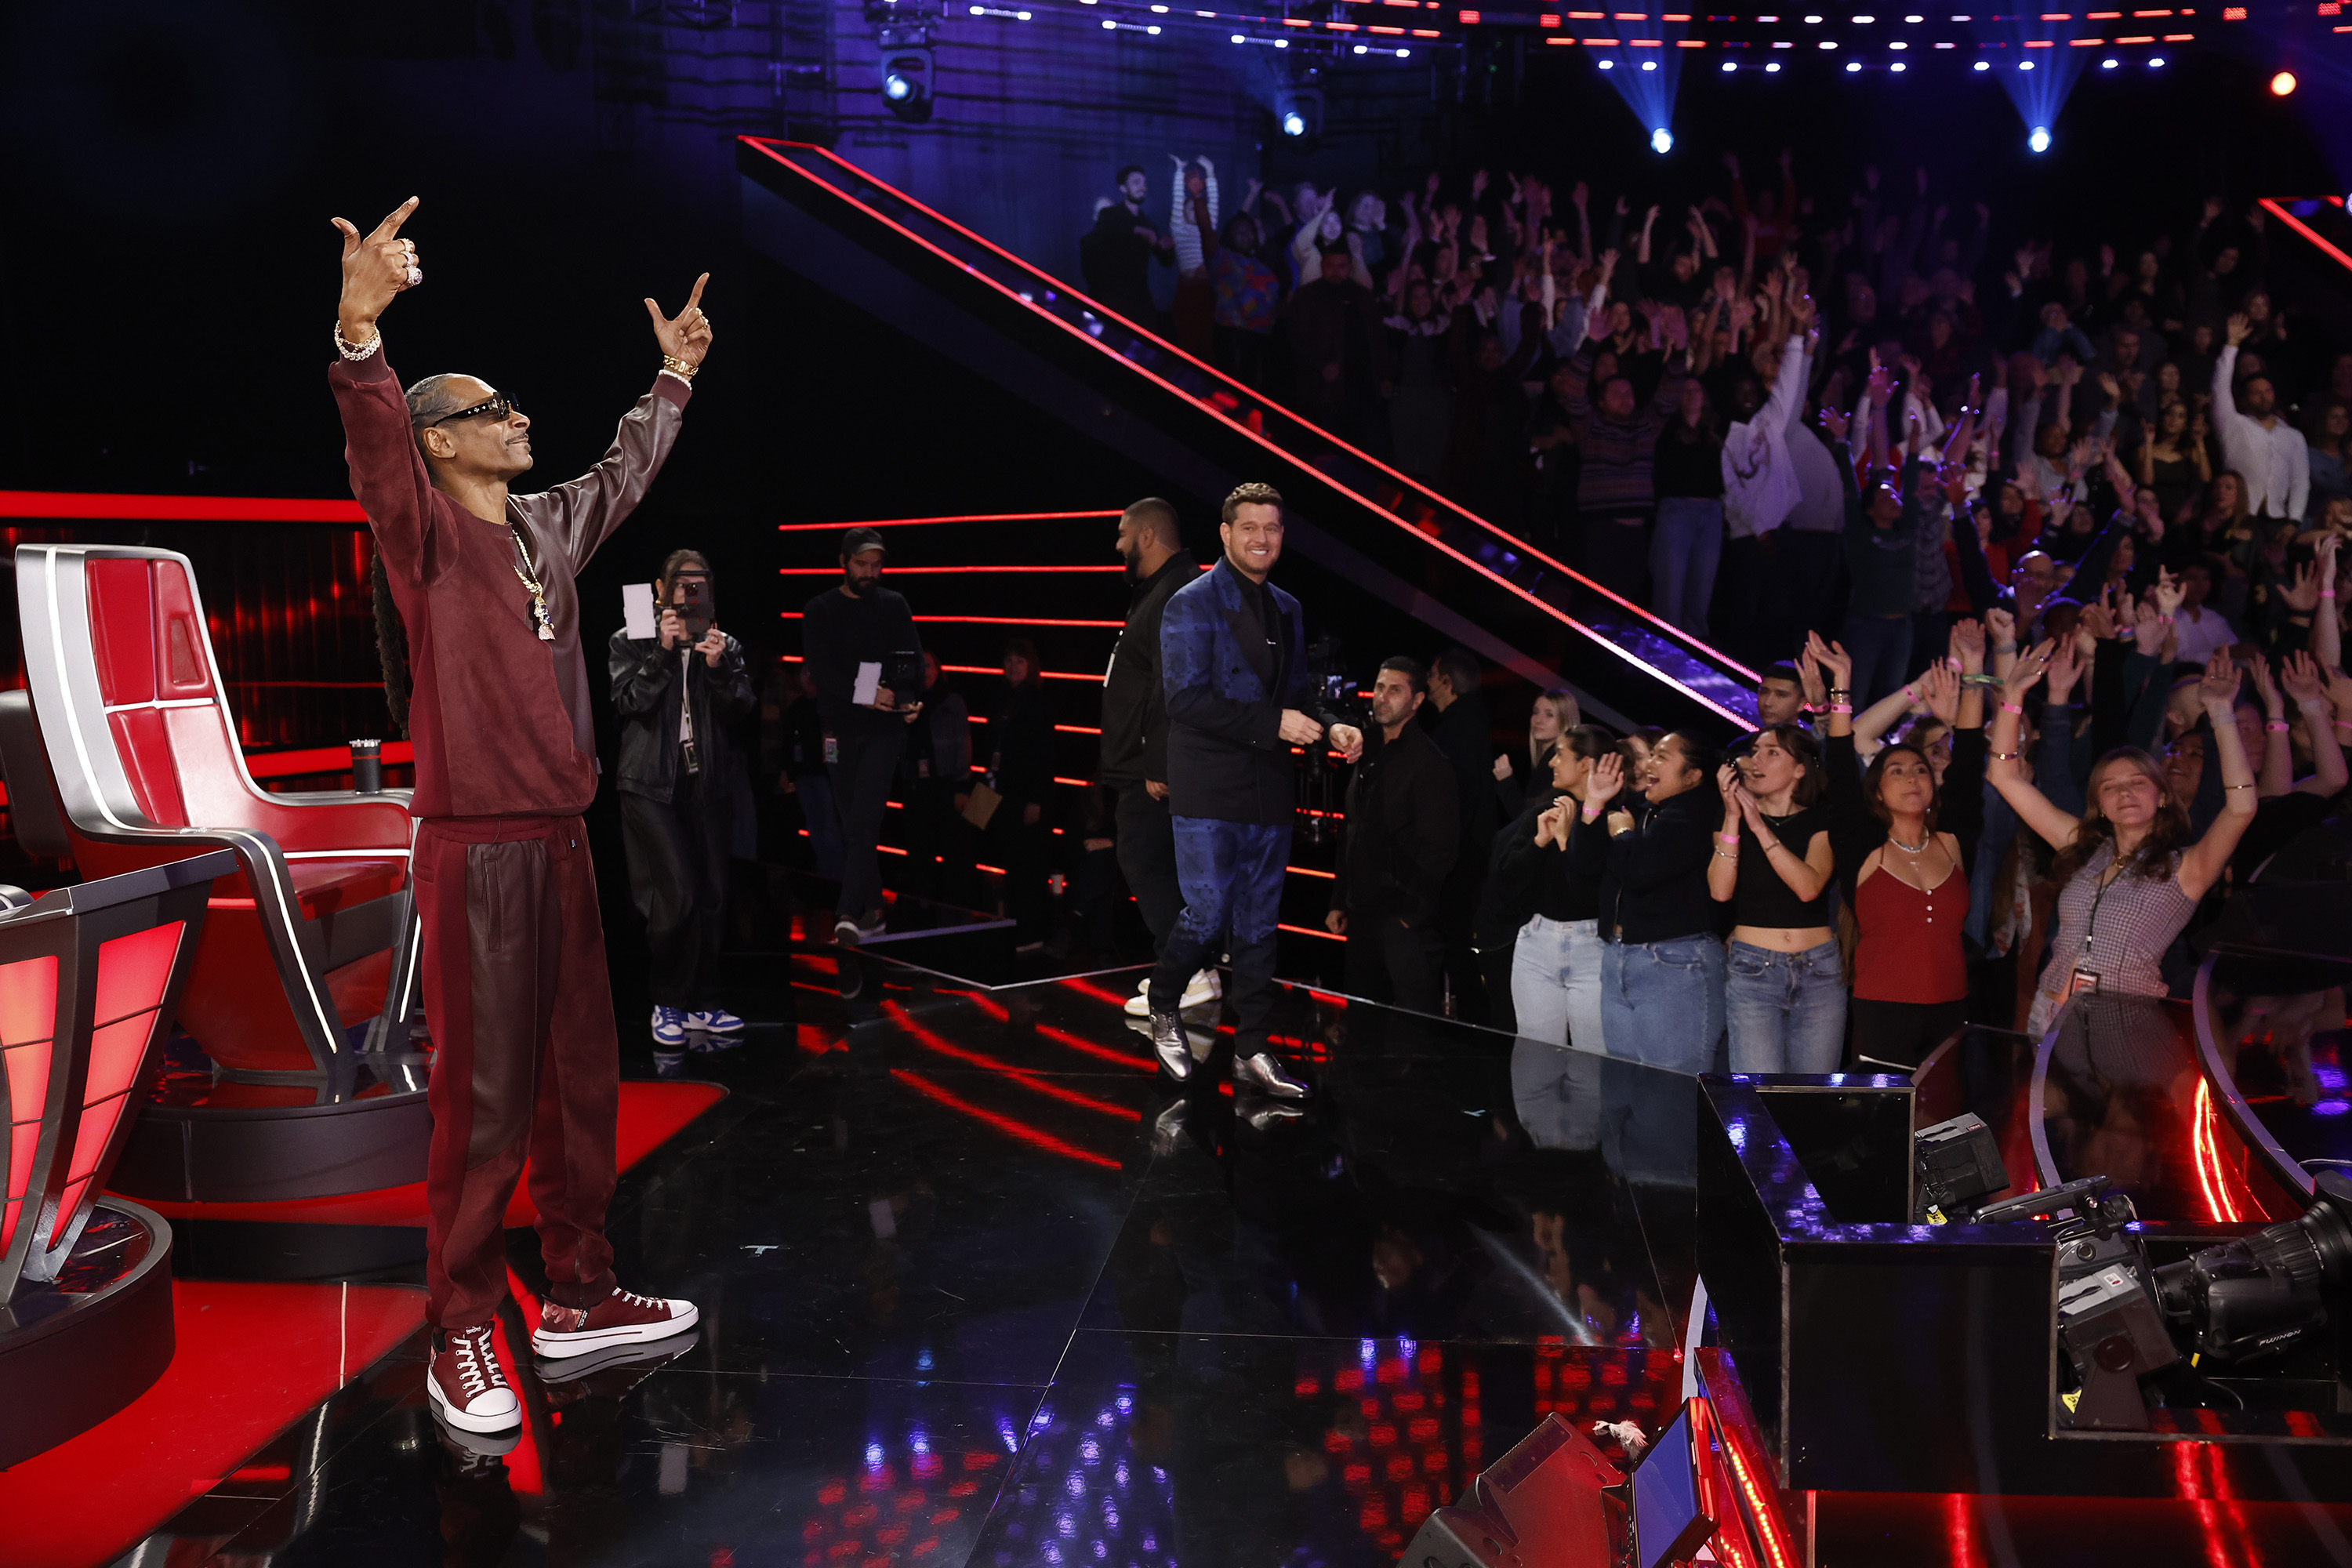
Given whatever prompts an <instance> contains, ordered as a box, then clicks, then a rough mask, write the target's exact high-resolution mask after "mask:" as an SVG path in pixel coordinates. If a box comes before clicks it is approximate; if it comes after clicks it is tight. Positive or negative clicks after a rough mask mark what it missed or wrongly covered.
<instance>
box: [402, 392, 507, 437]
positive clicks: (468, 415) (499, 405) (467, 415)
mask: <svg viewBox="0 0 2352 1568" xmlns="http://www.w3.org/2000/svg"><path fill="white" fill-rule="evenodd" d="M514 411H515V405H514V399H513V398H511V397H509V396H508V395H506V394H504V393H500V394H499V395H497V396H496V397H493V398H491V399H490V400H489V401H488V403H477V404H475V405H474V406H472V407H471V408H460V409H459V410H457V413H455V414H444V415H443V416H441V417H440V418H438V419H427V420H426V421H425V426H424V427H425V429H427V430H430V429H432V428H434V427H435V426H439V425H446V424H448V423H449V421H451V420H452V419H472V418H476V417H478V416H481V415H484V414H487V415H488V416H490V417H491V418H493V419H504V418H505V417H506V416H508V415H509V414H512V413H513V412H514Z"/></svg>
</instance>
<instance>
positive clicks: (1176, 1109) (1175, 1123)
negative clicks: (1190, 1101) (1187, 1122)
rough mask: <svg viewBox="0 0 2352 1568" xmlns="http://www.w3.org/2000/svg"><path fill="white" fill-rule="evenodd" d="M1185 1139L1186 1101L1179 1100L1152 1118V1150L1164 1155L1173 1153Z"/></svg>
mask: <svg viewBox="0 0 2352 1568" xmlns="http://www.w3.org/2000/svg"><path fill="white" fill-rule="evenodd" d="M1183 1141H1184V1102H1183V1101H1182V1100H1176V1101H1174V1102H1173V1103H1171V1105H1170V1106H1169V1107H1168V1109H1167V1110H1163V1111H1161V1112H1160V1114H1159V1115H1158V1116H1156V1117H1154V1118H1153V1119H1152V1122H1151V1152H1152V1153H1154V1154H1156V1155H1160V1156H1162V1157H1165V1156H1167V1155H1170V1154H1173V1153H1174V1152H1176V1148H1177V1145H1179V1144H1180V1143H1181V1142H1183Z"/></svg>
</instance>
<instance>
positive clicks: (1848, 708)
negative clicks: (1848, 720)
mask: <svg viewBox="0 0 2352 1568" xmlns="http://www.w3.org/2000/svg"><path fill="white" fill-rule="evenodd" d="M1830 711H1831V712H1832V713H1843V714H1846V715H1848V716H1851V715H1852V714H1853V703H1851V702H1832V703H1831V704H1830Z"/></svg>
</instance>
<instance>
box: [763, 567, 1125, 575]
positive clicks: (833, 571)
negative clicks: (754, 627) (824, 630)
mask: <svg viewBox="0 0 2352 1568" xmlns="http://www.w3.org/2000/svg"><path fill="white" fill-rule="evenodd" d="M889 570H890V574H891V575H892V576H894V577H895V576H899V575H902V574H906V573H908V572H921V573H926V574H941V573H949V572H1018V573H1020V574H1022V575H1023V576H1027V575H1028V574H1031V573H1033V572H1124V571H1126V570H1127V568H1126V567H1124V566H893V567H891V568H890V569H889ZM776 574H777V575H778V576H780V577H838V576H840V575H841V568H840V567H838V566H779V567H777V568H776Z"/></svg>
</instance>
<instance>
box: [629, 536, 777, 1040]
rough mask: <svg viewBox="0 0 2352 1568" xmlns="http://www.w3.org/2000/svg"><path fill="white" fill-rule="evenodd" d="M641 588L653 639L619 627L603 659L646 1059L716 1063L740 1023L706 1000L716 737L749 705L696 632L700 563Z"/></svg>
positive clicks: (706, 595) (737, 652)
mask: <svg viewBox="0 0 2352 1568" xmlns="http://www.w3.org/2000/svg"><path fill="white" fill-rule="evenodd" d="M654 588H655V593H656V602H657V603H658V604H659V605H660V606H661V620H660V623H659V624H658V626H656V629H655V635H654V636H653V637H631V636H629V633H628V628H627V627H625V626H624V627H623V628H622V629H620V630H619V631H616V632H614V634H613V640H612V642H611V643H610V644H609V645H608V646H607V647H606V649H605V661H606V664H607V666H608V667H609V668H610V670H611V674H612V678H613V707H614V710H615V711H616V712H618V713H619V714H620V717H621V760H620V766H619V768H618V769H617V770H616V775H617V776H615V778H614V781H613V789H614V794H615V795H617V796H618V797H619V799H620V803H621V843H622V845H623V847H625V849H626V850H627V852H628V858H629V897H630V900H631V901H632V902H633V903H635V905H636V907H637V913H638V914H640V915H642V916H644V917H645V921H646V946H647V947H648V948H649V949H650V950H651V953H652V963H651V964H650V966H649V968H648V971H647V976H646V978H647V981H648V984H649V985H650V987H651V989H652V991H653V997H654V1016H653V1036H654V1048H655V1050H656V1052H663V1053H667V1052H674V1051H684V1050H687V1049H688V1048H692V1049H697V1050H705V1051H709V1050H725V1049H727V1048H729V1047H732V1046H734V1045H737V1044H739V1043H740V1037H741V1035H742V1033H743V1020H742V1019H740V1018H739V1017H737V1016H735V1015H734V1014H732V1013H730V1012H729V1011H728V1010H727V1009H726V1008H724V1007H721V1006H720V1005H719V1001H718V993H719V939H720V937H721V935H722V934H723V926H724V921H723V919H722V917H723V915H724V912H725V908H726V900H727V862H728V859H729V855H728V845H729V841H730V828H731V824H730V814H731V812H732V810H733V807H734V798H733V796H732V795H731V794H730V790H731V788H732V786H733V784H734V783H735V781H736V777H737V773H736V763H735V750H734V745H733V743H732V742H730V740H729V739H728V735H727V730H726V726H727V725H729V724H730V723H735V722H738V721H741V720H743V719H745V718H747V717H749V716H750V714H751V710H752V709H753V708H755V707H757V706H758V703H759V700H758V698H757V697H756V696H754V695H753V693H752V690H751V676H750V674H749V672H747V671H746V670H745V668H744V667H743V645H742V644H740V643H739V642H737V641H736V640H735V639H734V638H733V637H729V636H728V635H727V634H726V633H725V632H722V631H720V630H719V627H718V626H717V625H716V624H715V623H713V622H712V621H711V620H710V619H709V613H710V609H711V606H712V603H713V601H712V598H711V595H710V563H709V561H708V560H706V559H705V558H704V556H703V554H702V552H700V551H698V550H678V551H673V552H671V553H670V557H669V559H668V560H667V561H665V562H664V563H662V573H661V577H660V579H659V581H657V582H656V584H654ZM672 1061H673V1065H674V1062H675V1058H672Z"/></svg>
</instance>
